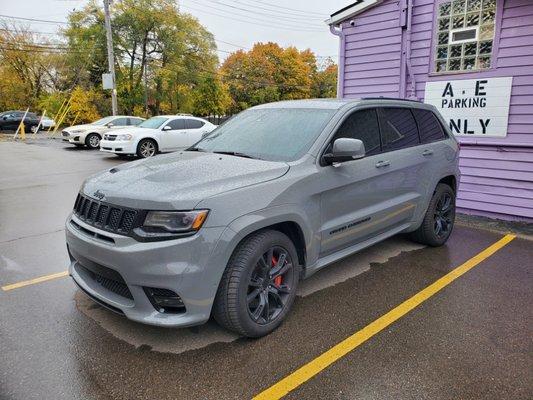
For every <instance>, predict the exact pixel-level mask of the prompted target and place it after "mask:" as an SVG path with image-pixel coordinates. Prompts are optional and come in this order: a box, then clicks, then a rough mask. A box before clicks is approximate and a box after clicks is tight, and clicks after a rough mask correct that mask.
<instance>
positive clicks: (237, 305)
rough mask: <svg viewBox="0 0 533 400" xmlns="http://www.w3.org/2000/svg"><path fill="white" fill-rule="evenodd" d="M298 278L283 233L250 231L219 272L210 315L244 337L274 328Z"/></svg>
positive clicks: (294, 256)
mask: <svg viewBox="0 0 533 400" xmlns="http://www.w3.org/2000/svg"><path fill="white" fill-rule="evenodd" d="M298 282H299V265H298V255H297V253H296V248H295V247H294V244H293V243H292V241H291V240H290V239H289V238H288V237H287V236H286V235H284V234H283V233H281V232H279V231H274V230H264V231H260V232H257V233H254V234H252V235H251V236H249V237H248V238H246V239H245V240H244V241H243V242H242V243H240V244H239V246H238V247H237V248H236V249H235V251H234V253H233V255H232V257H231V259H230V261H229V263H228V266H227V268H226V270H225V272H224V275H223V276H222V280H221V282H220V285H219V289H218V292H217V295H216V298H215V304H214V306H213V315H214V317H215V319H216V321H217V322H218V323H219V324H220V325H222V326H223V327H225V328H227V329H229V330H232V331H234V332H237V333H238V334H240V335H243V336H247V337H261V336H264V335H267V334H269V333H270V332H272V331H273V330H274V329H276V328H277V327H278V326H279V325H280V324H281V322H282V321H283V319H284V318H285V316H286V315H287V313H288V312H289V310H290V309H291V306H292V303H293V302H294V298H295V297H296V289H297V287H298Z"/></svg>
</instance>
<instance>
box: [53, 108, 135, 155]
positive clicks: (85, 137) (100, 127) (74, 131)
mask: <svg viewBox="0 0 533 400" xmlns="http://www.w3.org/2000/svg"><path fill="white" fill-rule="evenodd" d="M143 121H144V118H140V117H133V116H129V115H115V116H111V117H105V118H102V119H99V120H98V121H95V122H93V123H91V124H85V125H74V126H71V127H69V128H65V129H63V131H62V132H61V135H62V137H63V141H65V142H69V143H72V144H74V145H76V146H80V147H81V146H87V147H89V148H90V149H97V148H98V147H99V146H100V140H102V136H103V134H104V133H105V132H107V131H110V130H118V129H124V128H127V127H128V126H137V125H139V124H140V123H141V122H143Z"/></svg>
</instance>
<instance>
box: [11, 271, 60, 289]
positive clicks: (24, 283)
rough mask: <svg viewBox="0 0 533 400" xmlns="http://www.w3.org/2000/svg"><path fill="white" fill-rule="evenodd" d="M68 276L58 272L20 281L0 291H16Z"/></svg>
mask: <svg viewBox="0 0 533 400" xmlns="http://www.w3.org/2000/svg"><path fill="white" fill-rule="evenodd" d="M65 276H68V271H63V272H58V273H56V274H51V275H44V276H40V277H38V278H34V279H30V280H28V281H22V282H18V283H12V284H11V285H6V286H2V290H3V291H4V292H7V291H9V290H13V289H18V288H21V287H24V286H29V285H35V284H36V283H41V282H46V281H51V280H52V279H57V278H63V277H65Z"/></svg>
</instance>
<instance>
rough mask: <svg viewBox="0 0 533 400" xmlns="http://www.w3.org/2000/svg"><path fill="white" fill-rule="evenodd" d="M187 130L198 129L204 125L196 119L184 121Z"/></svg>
mask: <svg viewBox="0 0 533 400" xmlns="http://www.w3.org/2000/svg"><path fill="white" fill-rule="evenodd" d="M185 121H186V124H187V129H200V128H201V127H202V126H204V125H205V124H204V123H203V122H202V121H198V120H197V119H186V120H185Z"/></svg>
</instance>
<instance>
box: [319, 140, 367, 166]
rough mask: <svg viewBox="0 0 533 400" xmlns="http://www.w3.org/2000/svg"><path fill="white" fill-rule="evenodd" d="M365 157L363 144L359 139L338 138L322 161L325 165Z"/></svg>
mask: <svg viewBox="0 0 533 400" xmlns="http://www.w3.org/2000/svg"><path fill="white" fill-rule="evenodd" d="M364 156H365V144H364V143H363V142H362V141H361V140H359V139H351V138H339V139H337V140H335V141H334V142H333V146H332V149H331V152H329V153H326V154H324V156H323V157H322V159H323V160H324V163H325V164H326V165H332V164H337V163H343V162H346V161H352V160H358V159H360V158H363V157H364Z"/></svg>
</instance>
